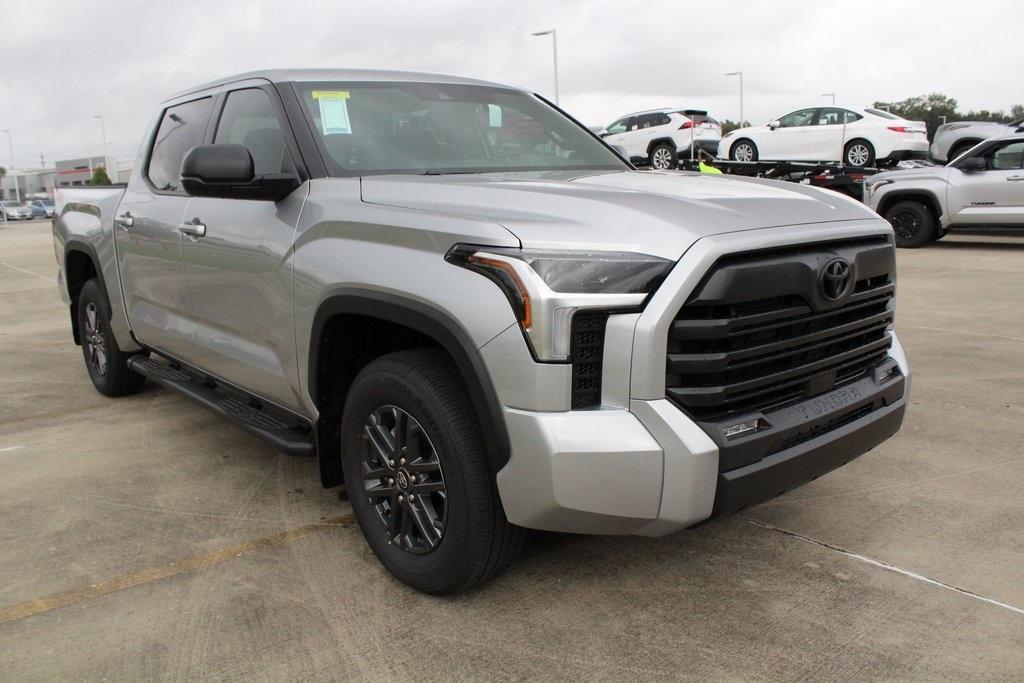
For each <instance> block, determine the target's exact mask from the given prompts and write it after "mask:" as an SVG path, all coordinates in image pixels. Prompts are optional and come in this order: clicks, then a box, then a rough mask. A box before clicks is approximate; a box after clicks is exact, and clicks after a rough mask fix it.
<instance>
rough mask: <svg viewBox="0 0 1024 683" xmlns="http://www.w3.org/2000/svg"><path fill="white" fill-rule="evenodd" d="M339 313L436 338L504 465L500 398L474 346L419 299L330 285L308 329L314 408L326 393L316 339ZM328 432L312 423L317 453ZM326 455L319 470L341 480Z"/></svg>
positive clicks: (490, 450)
mask: <svg viewBox="0 0 1024 683" xmlns="http://www.w3.org/2000/svg"><path fill="white" fill-rule="evenodd" d="M339 314H348V315H360V316H365V317H367V318H377V319H380V320H385V321H387V322H391V323H395V324H398V325H403V326H405V327H408V328H410V329H413V330H415V331H417V332H420V333H421V334H424V335H426V336H428V337H430V338H431V339H433V340H434V341H436V342H437V343H438V344H439V345H440V346H441V347H442V348H443V349H444V350H445V351H446V352H447V353H448V355H449V356H451V358H452V360H453V362H454V363H455V366H456V368H457V369H458V371H459V375H460V377H461V378H462V381H463V383H464V384H465V386H466V389H467V391H468V392H469V397H470V400H471V401H472V403H473V406H474V407H475V408H476V414H477V420H478V422H479V424H480V430H481V432H482V435H483V439H484V450H485V454H486V457H487V459H488V462H489V464H490V466H491V469H492V473H497V472H498V471H499V470H500V469H501V468H502V467H504V466H505V463H507V462H508V460H509V454H510V449H509V440H508V431H507V430H506V428H505V420H504V417H503V416H502V411H501V403H500V402H499V401H498V395H497V393H496V392H495V390H494V385H493V383H492V382H491V377H490V375H489V374H488V372H487V367H486V366H485V365H484V362H483V358H482V357H481V355H480V352H479V349H478V348H477V346H476V345H475V344H474V343H473V341H472V339H471V338H470V336H469V333H468V332H466V330H465V328H463V327H462V325H460V324H459V323H458V321H456V320H455V319H454V318H452V317H451V316H449V315H448V314H447V313H445V312H443V311H441V310H439V309H438V308H436V307H434V306H431V305H429V304H426V303H423V302H421V301H416V300H413V299H409V298H406V297H403V296H399V295H395V294H390V293H387V292H381V291H377V290H369V289H362V288H356V287H339V288H335V289H332V290H329V291H328V292H327V293H326V294H325V295H324V296H323V297H322V298H321V300H320V303H319V305H318V306H317V309H316V314H315V315H314V316H313V325H312V328H311V331H310V338H309V364H308V374H307V383H308V390H309V396H310V398H311V399H312V400H313V402H314V403H316V404H317V407H318V409H322V408H323V406H324V405H325V398H326V397H320V396H319V395H318V393H317V392H318V389H317V375H318V374H319V372H318V371H319V369H320V368H319V363H320V359H319V354H320V342H321V339H322V336H323V333H324V327H325V326H326V324H327V321H328V320H330V319H331V318H332V317H334V316H335V315H339ZM327 432H328V430H326V429H319V428H318V429H317V435H318V444H317V445H318V448H317V452H318V453H320V454H321V456H323V455H327V454H329V453H331V450H326V449H325V448H321V446H326V447H330V444H325V443H323V442H321V441H320V438H321V437H327ZM329 460H330V458H324V457H321V458H320V474H321V479H322V480H323V483H324V485H325V486H327V485H330V482H334V483H340V480H339V479H338V477H337V471H336V470H335V469H334V468H335V467H337V465H338V464H340V463H333V462H330V461H329Z"/></svg>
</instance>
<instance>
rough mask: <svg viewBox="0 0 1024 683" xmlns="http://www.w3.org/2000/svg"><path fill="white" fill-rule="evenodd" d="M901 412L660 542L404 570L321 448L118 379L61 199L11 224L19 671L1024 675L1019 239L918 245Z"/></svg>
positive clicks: (0, 623) (595, 545)
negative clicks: (274, 436)
mask: <svg viewBox="0 0 1024 683" xmlns="http://www.w3.org/2000/svg"><path fill="white" fill-rule="evenodd" d="M899 265H900V273H899V277H900V282H899V286H900V291H899V304H898V313H897V325H896V326H897V331H898V332H899V333H900V335H901V337H902V339H903V342H904V344H905V346H906V349H907V353H908V355H909V356H910V359H911V363H912V365H913V368H914V371H915V373H916V374H915V377H914V380H913V394H912V397H911V398H912V402H911V406H910V410H909V413H908V417H907V421H906V422H905V424H904V428H903V431H902V432H901V433H900V434H899V435H898V436H897V437H896V438H895V439H893V440H892V441H890V442H888V443H886V444H884V445H883V446H882V447H880V448H878V449H877V450H875V451H873V452H871V453H869V454H868V455H866V456H864V457H862V458H860V459H859V460H856V461H854V462H853V463H852V464H850V465H848V466H847V467H845V468H843V469H841V470H838V471H836V472H834V473H832V474H830V475H828V476H826V477H823V478H822V479H820V480H818V481H816V482H814V483H812V484H810V485H808V486H806V487H804V488H802V489H800V490H798V491H795V492H792V493H790V494H788V495H786V496H784V497H782V498H779V499H776V500H775V501H772V502H770V503H767V504H764V505H761V506H759V507H756V508H753V509H749V510H746V511H744V512H743V513H741V514H739V515H736V516H734V517H732V518H728V519H724V520H720V521H717V522H714V523H711V524H707V525H704V526H702V527H699V528H697V529H695V530H691V531H689V532H685V533H680V534H676V535H673V536H669V537H667V538H661V539H653V540H652V539H645V538H600V537H587V536H579V537H577V536H561V535H553V534H536V535H535V536H534V537H533V538H532V541H531V542H530V544H529V546H528V547H527V549H526V551H525V552H524V554H523V556H522V557H521V558H520V560H519V561H518V562H517V563H516V564H515V565H513V567H512V568H511V570H510V571H508V572H507V573H506V574H504V575H503V576H501V577H499V578H498V579H497V580H496V581H494V582H493V583H491V584H489V585H488V586H486V587H485V588H483V589H481V590H478V591H476V592H473V593H471V594H468V595H464V596H461V597H457V598H454V599H437V598H430V597H425V596H423V595H420V594H418V593H415V592H413V591H412V590H410V589H407V588H405V587H404V586H402V585H400V584H398V583H397V582H395V581H394V580H392V579H391V578H390V577H389V576H388V575H387V574H386V573H385V572H384V570H383V569H382V568H381V566H380V565H379V564H378V563H377V561H376V559H375V558H374V557H373V555H372V554H371V552H370V551H369V549H368V548H367V546H366V545H365V543H364V542H363V539H362V537H361V535H360V533H359V530H358V529H357V528H356V527H355V526H354V523H353V521H352V517H351V515H350V508H349V505H348V503H347V502H344V501H341V500H339V499H338V494H337V492H336V491H324V490H322V489H321V488H320V486H319V483H318V481H317V477H316V474H315V463H314V461H313V460H312V459H295V458H289V457H287V456H283V455H280V454H278V453H276V452H274V451H273V450H272V449H271V448H269V447H267V446H265V445H264V444H262V443H261V442H258V441H256V440H254V439H253V438H251V437H249V436H247V435H246V434H244V433H243V432H241V431H240V430H238V429H236V428H234V427H233V426H231V425H229V424H227V423H225V422H223V421H221V420H220V419H219V418H217V417H215V416H213V415H211V414H209V413H207V412H205V411H204V410H203V409H202V408H199V407H197V406H194V405H192V404H190V403H188V402H187V401H186V400H184V399H183V398H180V397H179V396H177V395H174V394H171V393H169V392H168V391H166V390H162V389H160V388H157V387H155V386H152V385H149V386H147V388H146V389H145V390H144V391H143V392H142V393H141V394H140V395H138V396H135V397H132V398H127V399H108V398H104V397H102V396H100V395H99V394H98V393H96V392H95V391H94V390H93V388H92V386H91V384H90V383H89V380H88V377H87V376H86V372H85V368H84V366H83V363H82V357H81V352H80V349H79V348H78V347H76V346H74V345H73V344H72V342H71V334H70V325H69V322H68V316H67V310H66V309H65V307H64V306H63V305H62V304H61V302H60V300H59V298H58V294H57V291H56V285H55V282H54V278H55V273H56V265H55V263H54V256H53V248H52V242H51V238H50V227H49V224H48V223H44V222H33V223H23V224H10V225H3V226H0V521H2V523H0V577H2V580H0V679H2V680H29V679H53V678H58V677H59V678H75V679H101V678H105V679H115V680H118V679H151V678H156V677H161V678H175V679H185V678H215V677H216V678H260V679H309V678H312V677H317V678H328V679H343V678H353V677H372V678H384V679H396V680H437V679H448V678H456V679H488V680H495V679H496V680H506V679H522V678H542V679H570V678H587V679H615V680H621V679H624V678H628V679H638V678H645V679H647V678H654V679H677V678H702V677H714V678H826V677H827V678H857V679H861V678H913V679H935V678H940V677H941V678H1007V677H1020V676H1021V675H1024V534H1022V529H1024V238H1021V237H992V236H973V235H972V236H951V237H948V238H946V239H945V240H943V241H941V242H939V243H937V244H936V245H934V246H931V247H928V248H925V249H921V250H918V251H901V252H900V253H899Z"/></svg>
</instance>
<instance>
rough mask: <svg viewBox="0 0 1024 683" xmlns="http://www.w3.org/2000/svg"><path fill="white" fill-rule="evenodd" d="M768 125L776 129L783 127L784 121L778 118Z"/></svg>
mask: <svg viewBox="0 0 1024 683" xmlns="http://www.w3.org/2000/svg"><path fill="white" fill-rule="evenodd" d="M768 127H769V128H771V129H772V130H775V129H776V128H781V127H782V122H781V121H779V120H778V119H776V120H774V121H769V122H768Z"/></svg>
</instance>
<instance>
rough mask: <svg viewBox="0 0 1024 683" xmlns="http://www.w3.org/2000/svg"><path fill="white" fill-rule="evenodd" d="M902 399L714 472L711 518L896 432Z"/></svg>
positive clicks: (806, 478) (801, 481)
mask: <svg viewBox="0 0 1024 683" xmlns="http://www.w3.org/2000/svg"><path fill="white" fill-rule="evenodd" d="M906 406H907V404H906V398H901V399H900V400H899V401H897V402H896V403H894V404H893V405H890V406H887V407H885V408H882V409H880V410H877V411H874V412H871V413H868V414H867V415H865V416H864V417H862V418H860V419H857V420H854V421H852V422H849V423H847V424H844V425H842V426H840V427H837V428H836V429H834V430H832V431H830V432H827V433H825V434H823V435H821V436H819V437H816V438H814V439H811V440H809V441H805V442H803V443H800V444H797V445H796V446H793V447H792V448H789V449H787V450H784V451H780V452H778V453H775V454H773V455H769V456H767V457H765V458H763V459H761V460H759V461H757V462H755V463H753V464H750V465H747V466H745V467H740V468H737V469H733V470H729V471H727V472H722V473H720V474H719V475H718V487H717V489H716V490H715V503H714V507H713V508H712V512H711V517H712V518H714V517H721V516H723V515H728V514H731V513H733V512H737V511H739V510H742V509H743V508H745V507H749V506H751V505H756V504H757V503H761V502H763V501H766V500H769V499H771V498H774V497H776V496H778V495H780V494H782V493H785V492H786V491H789V490H790V489H794V488H796V487H798V486H801V485H803V484H806V483H807V482H809V481H812V480H814V479H817V478H818V477H820V476H821V475H823V474H826V473H827V472H831V471H832V470H834V469H836V468H838V467H841V466H843V465H845V464H846V463H848V462H850V461H851V460H854V459H856V458H858V457H860V456H862V455H864V454H865V453H867V452H868V451H870V450H871V449H873V448H874V447H875V446H878V445H879V444H881V443H882V442H883V441H885V440H886V439H888V438H889V437H891V436H892V435H893V434H895V433H896V432H897V431H899V428H900V425H901V424H903V415H904V412H905V411H906Z"/></svg>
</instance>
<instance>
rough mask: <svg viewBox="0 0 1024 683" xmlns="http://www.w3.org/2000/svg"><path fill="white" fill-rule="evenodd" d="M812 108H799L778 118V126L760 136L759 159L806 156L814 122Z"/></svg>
mask: <svg viewBox="0 0 1024 683" xmlns="http://www.w3.org/2000/svg"><path fill="white" fill-rule="evenodd" d="M814 112H815V110H814V109H801V110H800V111H795V112H793V113H792V114H786V115H785V116H783V117H782V118H781V119H779V126H778V127H776V128H775V130H769V131H768V132H766V133H765V134H764V135H762V136H761V142H760V143H759V144H758V148H759V149H758V152H759V156H760V158H761V159H765V160H773V159H781V160H786V161H793V160H799V159H806V158H807V154H808V152H807V145H808V141H807V140H808V137H809V136H810V129H811V124H812V123H813V122H814Z"/></svg>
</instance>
